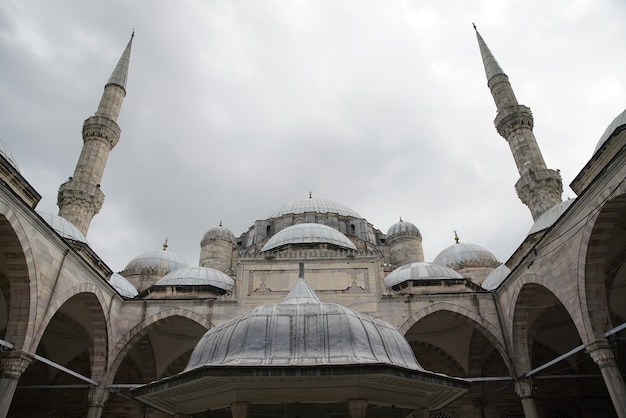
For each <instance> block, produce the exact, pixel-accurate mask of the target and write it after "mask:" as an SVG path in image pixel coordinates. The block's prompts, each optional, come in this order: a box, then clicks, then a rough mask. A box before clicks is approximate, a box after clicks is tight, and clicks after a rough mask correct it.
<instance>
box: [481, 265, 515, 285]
mask: <svg viewBox="0 0 626 418" xmlns="http://www.w3.org/2000/svg"><path fill="white" fill-rule="evenodd" d="M510 272H511V269H510V268H508V267H507V266H506V264H500V265H499V266H498V267H496V268H495V269H493V271H492V272H491V273H489V276H487V277H486V278H485V280H484V281H483V284H482V285H481V286H482V288H483V289H486V290H493V289H495V288H496V287H498V286H500V283H502V282H503V281H504V279H506V276H508V275H509V273H510Z"/></svg>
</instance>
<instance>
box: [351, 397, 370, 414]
mask: <svg viewBox="0 0 626 418" xmlns="http://www.w3.org/2000/svg"><path fill="white" fill-rule="evenodd" d="M348 409H349V410H350V417H351V418H365V414H366V413H367V400H366V399H350V400H349V401H348Z"/></svg>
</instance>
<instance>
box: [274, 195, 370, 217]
mask: <svg viewBox="0 0 626 418" xmlns="http://www.w3.org/2000/svg"><path fill="white" fill-rule="evenodd" d="M311 212H313V213H336V214H337V215H341V216H349V217H352V218H358V219H363V218H362V216H361V215H359V214H358V213H356V212H355V211H353V210H352V209H350V208H349V207H347V206H345V205H342V204H341V203H337V202H333V201H332V200H327V199H320V198H317V197H308V198H305V199H299V200H294V201H292V202H289V203H285V204H284V205H282V206H281V207H280V208H278V209H276V210H275V211H273V212H272V213H271V214H269V216H268V217H267V219H273V218H280V217H281V216H284V215H290V214H293V215H299V214H303V213H311Z"/></svg>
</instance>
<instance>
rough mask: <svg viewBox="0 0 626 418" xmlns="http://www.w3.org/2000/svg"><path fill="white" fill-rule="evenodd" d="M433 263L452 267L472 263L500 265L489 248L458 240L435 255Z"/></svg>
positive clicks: (470, 264)
mask: <svg viewBox="0 0 626 418" xmlns="http://www.w3.org/2000/svg"><path fill="white" fill-rule="evenodd" d="M433 263H435V264H439V265H440V266H444V267H450V268H456V267H463V266H472V265H478V266H484V265H488V266H493V267H497V266H499V265H500V263H499V262H498V259H497V258H496V256H495V255H493V253H491V252H490V251H489V250H487V249H485V248H483V247H481V246H480V245H476V244H470V243H469V242H457V243H456V244H452V245H450V246H449V247H447V248H445V249H444V250H443V251H442V252H440V253H439V255H437V257H435V260H434V261H433Z"/></svg>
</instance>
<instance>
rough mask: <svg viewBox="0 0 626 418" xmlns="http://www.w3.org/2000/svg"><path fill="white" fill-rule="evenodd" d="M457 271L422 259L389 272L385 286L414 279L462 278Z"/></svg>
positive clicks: (390, 286) (389, 286)
mask: <svg viewBox="0 0 626 418" xmlns="http://www.w3.org/2000/svg"><path fill="white" fill-rule="evenodd" d="M462 278H463V276H461V275H460V274H459V273H457V272H456V271H454V270H452V269H450V268H448V267H444V266H440V265H438V264H434V263H429V262H427V261H420V262H418V263H411V264H406V265H404V266H402V267H399V268H397V269H395V270H394V271H392V272H391V273H389V275H388V276H387V277H385V286H387V287H388V288H392V287H393V286H396V285H398V284H400V283H404V282H408V281H412V280H432V279H462Z"/></svg>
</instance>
